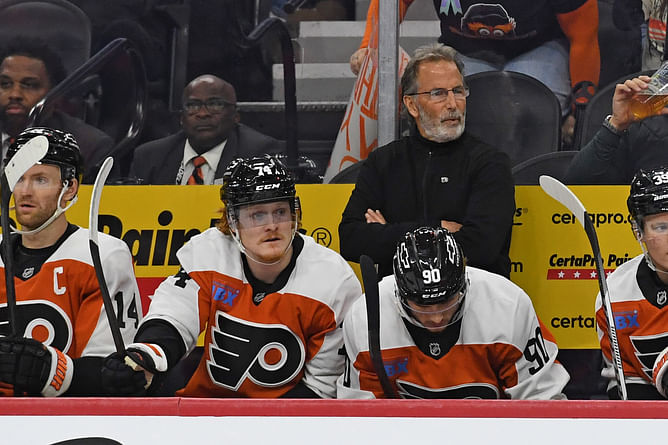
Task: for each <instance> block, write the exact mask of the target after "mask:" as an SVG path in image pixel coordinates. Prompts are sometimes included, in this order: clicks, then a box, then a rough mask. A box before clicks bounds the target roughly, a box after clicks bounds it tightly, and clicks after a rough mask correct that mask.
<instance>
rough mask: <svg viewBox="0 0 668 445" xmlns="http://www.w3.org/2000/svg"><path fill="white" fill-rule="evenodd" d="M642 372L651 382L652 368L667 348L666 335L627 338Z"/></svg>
mask: <svg viewBox="0 0 668 445" xmlns="http://www.w3.org/2000/svg"><path fill="white" fill-rule="evenodd" d="M629 339H630V340H631V344H632V345H633V349H634V352H635V355H636V357H637V358H638V361H639V362H640V363H641V364H642V370H643V372H644V373H645V375H646V376H647V378H649V379H650V380H652V368H653V367H654V362H655V361H656V358H657V357H658V356H659V354H660V353H661V351H663V350H664V349H665V348H667V347H668V333H664V334H659V335H647V336H635V335H631V336H629Z"/></svg>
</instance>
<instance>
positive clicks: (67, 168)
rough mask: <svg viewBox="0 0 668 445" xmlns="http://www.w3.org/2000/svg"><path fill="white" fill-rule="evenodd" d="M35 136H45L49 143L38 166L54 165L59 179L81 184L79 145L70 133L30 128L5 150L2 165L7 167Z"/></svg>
mask: <svg viewBox="0 0 668 445" xmlns="http://www.w3.org/2000/svg"><path fill="white" fill-rule="evenodd" d="M37 136H45V137H46V139H47V140H48V141H49V148H48V150H47V152H46V155H44V157H43V158H42V159H41V160H40V164H50V165H55V166H56V167H59V168H60V176H61V179H63V180H66V181H69V180H71V179H77V180H78V181H79V184H81V178H82V176H83V170H84V168H83V158H82V157H81V152H80V150H79V144H77V141H76V140H75V139H74V136H72V135H71V134H70V133H67V132H64V131H60V130H55V129H52V128H46V127H31V128H26V129H25V130H23V131H22V132H21V133H19V135H18V136H17V137H16V140H15V141H14V142H13V143H12V144H11V145H10V146H9V149H8V150H7V155H6V156H5V164H4V165H5V166H6V165H7V163H8V162H9V160H10V159H11V158H12V157H13V156H14V155H15V154H16V153H17V152H18V151H19V150H20V149H21V147H23V146H24V145H25V144H26V143H27V142H28V141H29V140H31V139H32V138H34V137H37Z"/></svg>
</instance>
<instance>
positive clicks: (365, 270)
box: [360, 255, 399, 399]
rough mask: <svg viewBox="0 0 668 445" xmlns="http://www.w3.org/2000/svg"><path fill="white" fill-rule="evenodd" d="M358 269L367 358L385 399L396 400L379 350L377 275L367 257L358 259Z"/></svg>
mask: <svg viewBox="0 0 668 445" xmlns="http://www.w3.org/2000/svg"><path fill="white" fill-rule="evenodd" d="M360 268H361V270H362V281H363V282H364V296H365V298H366V317H367V325H368V335H369V356H370V357H371V364H372V365H373V368H374V370H375V371H376V375H377V376H378V380H379V381H380V386H381V387H382V388H383V392H384V393H385V397H387V398H388V399H398V398H399V396H398V395H397V393H396V391H395V390H394V388H393V387H392V384H391V383H390V379H389V378H388V377H387V373H386V372H385V366H384V365H383V355H382V352H381V350H380V299H379V293H378V275H377V274H376V266H375V265H374V263H373V260H372V259H371V258H370V257H369V256H367V255H362V256H361V257H360Z"/></svg>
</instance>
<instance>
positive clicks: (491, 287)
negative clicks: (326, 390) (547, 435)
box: [337, 267, 569, 399]
mask: <svg viewBox="0 0 668 445" xmlns="http://www.w3.org/2000/svg"><path fill="white" fill-rule="evenodd" d="M466 275H467V279H468V280H469V287H468V292H467V294H466V297H465V299H464V303H463V304H464V306H463V316H462V320H461V330H460V333H459V338H458V339H457V341H456V343H455V344H454V345H453V346H452V348H451V349H450V350H449V351H448V352H447V353H445V354H444V355H442V356H440V358H437V359H435V358H433V357H430V356H428V355H427V354H425V353H423V352H422V351H421V350H420V349H419V348H418V347H417V346H416V344H415V342H414V340H413V338H412V337H411V335H410V333H409V331H408V330H407V328H406V325H405V324H404V321H403V319H402V317H401V315H400V314H399V312H398V308H397V307H396V304H397V303H396V300H395V297H394V292H395V280H394V276H388V277H385V278H384V279H383V280H382V281H381V282H380V284H379V291H380V347H381V350H382V356H383V365H384V368H385V370H386V374H387V375H388V377H389V380H390V382H391V384H392V385H393V386H394V387H395V390H396V391H397V392H398V394H399V395H400V396H401V397H403V398H439V399H445V398H458V399H459V398H512V399H554V398H563V395H562V390H563V387H564V386H565V385H566V383H567V382H568V379H569V376H568V373H567V372H566V370H565V369H564V367H563V366H562V365H561V364H560V363H558V362H556V361H555V358H556V356H557V352H558V349H557V345H556V343H555V341H554V338H553V337H552V335H551V334H550V332H549V331H548V330H547V329H546V328H545V327H544V326H543V324H542V323H541V322H540V321H539V320H538V317H537V316H536V313H535V311H534V308H533V305H532V303H531V300H530V299H529V296H528V295H526V293H525V292H524V291H523V290H522V289H520V288H519V287H518V286H516V285H515V284H513V283H512V282H511V281H509V280H507V279H505V278H504V277H502V276H500V275H496V274H492V273H489V272H486V271H483V270H480V269H476V268H474V267H467V268H466ZM367 326H368V325H367V315H366V301H365V299H364V298H360V299H359V300H358V301H357V302H355V304H354V305H353V307H352V309H351V311H350V314H349V315H348V317H347V318H346V320H345V322H344V324H343V328H344V339H345V347H346V352H347V355H348V360H347V367H346V372H345V373H344V375H342V376H341V377H340V378H339V380H338V382H337V391H338V392H337V396H338V397H340V398H373V397H377V398H380V397H383V391H382V388H381V386H380V382H379V380H378V377H377V376H376V373H375V371H374V368H373V365H372V363H371V358H370V356H369V346H368V343H369V342H368V327H367ZM434 347H435V348H437V347H438V345H435V346H434ZM430 348H431V345H430ZM435 355H438V354H435Z"/></svg>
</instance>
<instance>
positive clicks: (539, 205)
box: [510, 186, 640, 349]
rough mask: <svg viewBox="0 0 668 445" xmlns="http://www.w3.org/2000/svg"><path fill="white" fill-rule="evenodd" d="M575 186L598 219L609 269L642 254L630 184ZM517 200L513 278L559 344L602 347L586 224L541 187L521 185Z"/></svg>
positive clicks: (611, 269) (572, 346)
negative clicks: (634, 228) (629, 200)
mask: <svg viewBox="0 0 668 445" xmlns="http://www.w3.org/2000/svg"><path fill="white" fill-rule="evenodd" d="M571 189H572V190H573V191H574V192H575V194H576V195H578V197H579V198H580V200H581V201H582V203H583V204H584V206H585V208H586V209H587V211H588V212H589V213H590V217H591V218H592V220H593V222H594V226H595V227H596V231H597V233H598V238H599V244H600V246H601V253H602V257H603V265H604V268H605V270H606V273H607V274H609V273H611V272H612V271H613V270H615V269H616V268H617V266H619V265H621V264H623V263H624V262H625V261H628V260H629V259H631V258H633V257H634V256H636V255H638V254H639V253H640V246H639V245H638V243H637V241H635V238H634V237H633V233H632V232H631V227H630V224H629V222H628V218H629V215H628V211H627V210H626V197H627V196H628V187H622V186H608V187H581V186H580V187H572V188H571ZM515 200H516V205H517V210H516V212H515V225H514V227H513V238H512V244H511V249H510V256H511V259H512V261H513V266H512V267H513V270H512V273H511V278H512V280H513V281H514V282H515V283H517V284H519V285H520V286H521V287H522V288H524V289H525V290H526V291H527V293H528V294H529V295H530V296H531V298H532V300H533V302H534V306H535V307H536V311H537V313H538V316H539V317H540V318H541V320H542V321H543V323H544V324H545V325H547V326H548V327H549V328H550V330H551V331H552V333H553V334H554V335H555V336H556V338H557V341H558V344H559V347H560V348H564V349H566V348H574V349H577V348H597V347H598V339H597V337H596V325H595V321H594V303H595V299H596V294H597V293H598V276H597V273H596V266H595V263H594V258H593V256H592V251H591V246H590V244H589V241H588V240H587V236H586V234H585V232H584V229H583V228H582V226H581V225H580V223H579V222H578V221H577V220H576V218H575V215H573V214H572V213H571V212H569V211H568V210H567V209H566V208H565V207H563V206H562V205H561V204H559V203H558V202H557V201H555V200H553V199H552V198H550V197H549V196H547V195H546V194H545V193H544V192H543V191H542V189H541V188H540V187H534V186H530V187H517V188H516V192H515Z"/></svg>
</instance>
